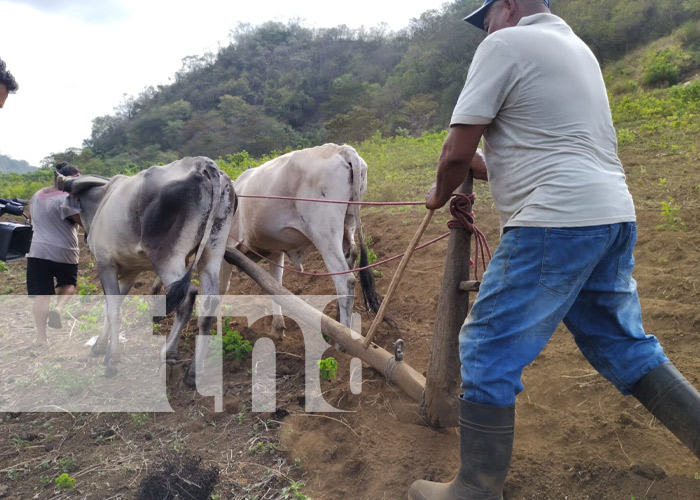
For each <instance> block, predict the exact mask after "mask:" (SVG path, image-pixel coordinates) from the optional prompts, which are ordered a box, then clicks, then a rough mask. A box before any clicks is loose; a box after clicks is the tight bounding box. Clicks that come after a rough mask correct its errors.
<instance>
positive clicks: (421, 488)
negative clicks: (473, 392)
mask: <svg viewBox="0 0 700 500" xmlns="http://www.w3.org/2000/svg"><path fill="white" fill-rule="evenodd" d="M514 422H515V407H514V406H507V407H498V406H485V405H480V404H476V403H470V402H469V401H465V400H463V399H460V407H459V455H460V460H461V464H460V467H459V471H458V472H457V477H455V478H454V479H453V480H452V481H451V482H449V483H434V482H431V481H423V480H420V481H415V482H414V483H413V484H412V485H411V489H410V490H409V492H408V498H409V500H502V498H503V484H504V483H505V480H506V475H507V474H508V468H509V467H510V457H511V454H512V452H513V425H514Z"/></svg>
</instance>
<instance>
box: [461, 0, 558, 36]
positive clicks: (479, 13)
mask: <svg viewBox="0 0 700 500" xmlns="http://www.w3.org/2000/svg"><path fill="white" fill-rule="evenodd" d="M497 1H498V0H484V4H483V5H482V6H481V7H479V8H478V9H476V10H475V11H474V12H472V13H471V14H469V15H468V16H467V17H465V18H464V20H465V21H467V22H468V23H469V24H472V25H474V26H476V27H477V28H479V29H482V30H485V29H486V28H484V18H485V17H486V13H487V12H488V11H489V7H491V5H492V4H494V3H496V2H497ZM543 1H544V3H546V4H547V7H549V0H543Z"/></svg>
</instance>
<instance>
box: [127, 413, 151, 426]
mask: <svg viewBox="0 0 700 500" xmlns="http://www.w3.org/2000/svg"><path fill="white" fill-rule="evenodd" d="M150 418H151V417H150V415H149V414H148V413H132V414H131V423H132V424H133V426H134V427H135V428H137V429H138V428H139V427H143V425H144V424H145V423H146V422H148V420H149V419H150Z"/></svg>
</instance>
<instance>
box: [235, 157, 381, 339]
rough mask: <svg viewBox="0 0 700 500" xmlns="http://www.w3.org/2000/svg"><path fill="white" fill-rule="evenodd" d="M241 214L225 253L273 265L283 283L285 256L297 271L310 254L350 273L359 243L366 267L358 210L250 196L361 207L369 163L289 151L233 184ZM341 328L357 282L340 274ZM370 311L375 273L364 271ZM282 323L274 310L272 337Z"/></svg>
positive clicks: (332, 268)
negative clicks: (234, 250) (229, 250)
mask: <svg viewBox="0 0 700 500" xmlns="http://www.w3.org/2000/svg"><path fill="white" fill-rule="evenodd" d="M233 186H234V189H235V191H236V195H237V196H238V209H237V210H236V213H235V215H234V217H233V222H232V224H231V232H230V234H229V239H228V244H227V248H237V249H238V250H240V251H241V252H243V253H245V254H248V257H250V258H252V259H254V260H259V257H257V256H255V255H254V254H252V253H251V252H250V250H253V251H255V252H257V253H259V254H261V255H263V256H264V257H265V258H266V259H267V260H268V261H269V262H270V273H271V274H272V275H273V276H274V277H275V278H276V279H277V280H278V282H279V283H280V284H281V283H282V271H283V270H282V268H281V267H278V266H282V265H283V264H284V255H285V254H286V255H287V256H288V257H289V259H290V260H291V261H292V263H293V264H294V267H295V268H296V269H298V270H302V269H303V267H302V260H303V258H304V256H305V255H306V254H307V253H308V252H309V251H310V250H311V249H313V248H314V247H315V248H316V249H318V251H319V252H320V254H321V256H322V257H323V261H324V263H325V265H326V268H327V269H328V271H329V272H330V273H336V272H342V271H348V270H350V269H352V268H353V267H354V266H355V261H356V259H357V255H358V250H357V246H356V245H355V238H354V235H355V231H356V230H358V236H359V243H360V255H361V259H360V265H361V266H362V265H366V263H367V252H366V248H365V245H364V241H363V236H362V225H361V221H360V206H359V205H355V204H347V203H343V204H331V203H318V202H309V201H292V200H279V199H258V198H248V197H246V196H283V197H294V198H311V199H325V200H340V201H361V200H362V198H363V196H364V195H365V191H366V190H367V164H366V163H365V162H364V160H363V159H362V158H361V157H360V156H359V155H358V154H357V152H356V151H355V150H354V149H353V148H352V147H350V146H347V145H343V146H339V145H336V144H325V145H323V146H318V147H315V148H309V149H303V150H300V151H294V152H291V153H287V154H285V155H283V156H280V157H278V158H275V159H274V160H271V161H269V162H267V163H265V164H264V165H261V166H259V167H256V168H252V169H249V170H246V171H245V172H243V173H242V174H241V175H240V176H239V177H238V178H237V179H236V180H235V181H234V183H233ZM230 276H231V266H230V265H229V264H226V263H225V264H224V265H223V266H222V278H221V284H222V294H223V293H224V292H225V289H226V287H227V286H228V283H229V279H230ZM332 278H333V282H334V283H335V288H336V292H337V295H338V306H339V307H338V309H339V315H340V318H339V319H340V322H341V323H342V324H343V325H345V326H350V322H351V318H352V308H353V302H354V293H355V292H354V288H355V277H354V276H353V274H352V273H348V274H338V275H334V276H333V277H332ZM360 282H361V284H362V291H363V294H364V297H365V302H366V304H367V306H368V307H369V308H371V309H373V310H374V311H375V312H376V311H377V309H378V308H379V298H378V297H377V294H376V291H375V288H374V279H373V277H372V272H371V270H366V271H361V272H360ZM284 329H285V326H284V320H283V318H282V316H281V314H280V309H279V307H276V308H275V310H274V314H273V322H272V333H273V335H274V336H276V337H277V338H278V339H281V338H282V337H283V336H284Z"/></svg>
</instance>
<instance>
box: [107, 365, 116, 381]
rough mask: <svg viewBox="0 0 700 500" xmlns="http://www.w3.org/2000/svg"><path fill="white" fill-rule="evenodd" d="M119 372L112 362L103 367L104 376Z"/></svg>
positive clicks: (114, 374) (108, 376)
mask: <svg viewBox="0 0 700 500" xmlns="http://www.w3.org/2000/svg"><path fill="white" fill-rule="evenodd" d="M117 373H119V370H118V369H117V367H116V366H114V365H113V364H109V365H107V366H106V367H105V377H107V378H112V377H114V376H116V375H117Z"/></svg>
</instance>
